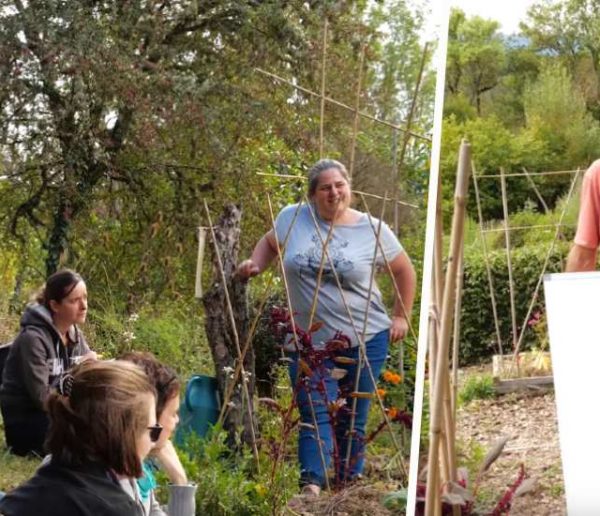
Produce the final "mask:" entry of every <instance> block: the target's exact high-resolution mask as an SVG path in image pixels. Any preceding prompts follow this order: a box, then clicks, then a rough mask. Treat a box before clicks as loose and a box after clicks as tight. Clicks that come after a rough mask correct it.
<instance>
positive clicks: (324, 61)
mask: <svg viewBox="0 0 600 516" xmlns="http://www.w3.org/2000/svg"><path fill="white" fill-rule="evenodd" d="M328 28H329V21H328V20H327V17H325V23H324V24H323V54H322V57H321V110H320V118H319V157H320V158H322V157H323V147H324V138H325V131H324V122H325V82H326V76H327V75H326V72H327V29H328Z"/></svg>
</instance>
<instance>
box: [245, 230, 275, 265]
mask: <svg viewBox="0 0 600 516" xmlns="http://www.w3.org/2000/svg"><path fill="white" fill-rule="evenodd" d="M272 233H273V232H272V231H269V232H268V233H266V234H265V235H264V236H263V237H262V238H261V239H260V240H259V241H258V243H257V244H256V246H255V247H254V251H252V256H251V257H250V259H251V260H252V261H253V262H254V264H255V265H256V267H257V268H258V274H260V273H261V272H263V271H264V270H265V269H266V268H267V267H268V266H269V265H271V262H272V261H273V260H274V259H275V257H276V256H277V248H276V247H275V246H274V245H273V244H274V242H273V240H274V237H273V235H272Z"/></svg>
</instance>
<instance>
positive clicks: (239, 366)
mask: <svg viewBox="0 0 600 516" xmlns="http://www.w3.org/2000/svg"><path fill="white" fill-rule="evenodd" d="M328 31H329V24H328V20H327V19H325V21H324V26H323V39H322V55H321V85H320V93H316V92H314V91H311V90H309V89H307V88H304V87H302V86H299V85H297V84H295V83H294V82H293V81H289V80H287V79H285V78H283V77H280V76H278V75H276V74H274V73H271V72H267V71H265V70H261V69H258V68H256V69H255V70H256V71H257V72H258V73H261V74H263V75H265V76H267V77H270V78H272V79H275V80H276V81H278V82H281V83H284V84H287V85H290V86H293V87H294V88H295V89H296V90H298V91H302V92H304V93H306V94H309V95H311V96H313V97H317V98H318V100H319V102H320V107H319V112H320V116H319V155H320V156H321V157H322V156H323V154H324V139H325V131H324V120H325V107H326V105H327V104H333V105H336V106H338V107H342V108H344V109H347V110H350V111H352V112H353V113H354V123H353V132H352V141H351V159H350V175H352V173H353V172H354V168H355V149H356V141H357V135H358V130H359V122H360V120H361V119H363V118H364V119H368V120H371V121H373V122H375V123H378V124H381V125H384V126H387V127H390V128H391V129H392V130H393V131H394V134H395V135H397V134H398V132H401V133H403V134H404V137H403V141H402V153H401V156H400V159H399V160H398V159H397V157H396V152H395V151H396V149H395V148H394V156H393V162H394V173H395V174H394V179H395V181H399V179H400V173H401V170H402V167H403V164H404V160H405V156H406V152H407V148H408V143H409V142H410V140H411V139H420V140H423V141H425V142H428V143H430V142H431V139H430V138H429V137H427V136H424V135H421V134H418V133H415V132H413V131H411V125H412V122H413V118H414V113H415V109H416V104H417V97H418V95H419V91H420V85H421V81H422V78H423V70H424V66H425V63H426V61H427V59H428V56H429V53H428V49H427V45H425V48H424V51H423V56H422V61H421V65H420V71H419V74H418V78H417V81H416V85H415V89H414V94H413V97H412V101H411V108H410V113H409V116H408V118H407V121H406V123H405V125H404V126H401V125H399V124H395V123H391V122H388V121H385V120H381V119H379V118H377V117H374V116H372V115H370V114H368V113H365V112H363V111H361V110H360V99H361V94H362V74H363V67H364V60H365V49H366V43H363V45H362V46H361V55H360V67H359V73H358V80H357V87H356V94H355V104H354V107H350V106H347V105H345V104H343V103H342V102H339V101H337V100H335V99H333V98H330V97H328V96H327V95H326V86H327V80H326V79H327V41H328ZM278 177H279V178H280V179H288V178H289V177H291V178H293V179H298V176H281V175H278ZM354 193H356V194H358V195H360V197H361V199H362V202H363V204H364V206H365V209H366V210H367V213H368V216H369V220H371V215H370V212H369V210H368V206H367V204H366V201H365V199H364V197H365V196H369V197H374V198H379V199H382V201H383V202H382V215H383V212H384V211H385V207H386V203H387V202H388V201H389V199H388V198H387V194H386V195H385V196H383V197H381V196H378V195H376V194H373V193H366V192H359V191H355V192H354ZM399 196H400V191H399V189H398V188H396V199H395V201H394V206H395V213H397V210H398V206H399V205H406V206H410V207H412V208H416V207H417V206H415V205H414V204H410V203H406V202H404V201H401V200H400V199H399ZM267 199H268V203H269V210H270V213H271V226H272V229H274V227H275V220H274V214H273V208H272V204H271V199H270V196H269V195H267ZM301 206H302V202H300V203H299V204H298V209H297V210H296V214H295V215H294V219H293V220H292V223H291V225H290V228H289V229H288V234H287V235H286V237H285V239H284V241H283V242H277V246H278V249H279V252H278V257H277V260H278V264H279V267H280V270H281V276H282V278H283V284H284V288H285V291H286V300H287V303H288V310H289V314H290V317H291V319H292V328H294V335H293V341H294V342H295V343H296V345H298V336H297V335H296V332H295V323H294V316H293V310H292V307H291V305H290V301H289V287H288V280H287V277H286V274H285V271H284V269H283V258H282V257H283V253H284V252H285V248H286V245H287V241H288V237H289V234H290V233H291V229H292V227H293V225H294V224H295V220H296V216H297V214H298V210H299V209H300V207H301ZM205 210H206V214H207V217H208V220H209V229H210V231H211V233H212V235H213V241H214V231H213V226H212V221H211V219H210V213H209V211H208V207H207V206H206V203H205ZM311 215H312V218H313V222H314V225H315V228H316V229H317V234H319V236H320V237H321V234H320V231H319V227H318V222H317V219H316V216H315V214H314V213H312V210H311ZM396 218H397V217H396ZM371 227H372V229H373V231H374V235H375V240H376V248H375V250H374V253H375V256H376V255H377V253H378V252H380V253H381V254H382V255H383V256H384V261H385V264H386V267H387V269H388V271H390V272H391V268H390V265H389V263H388V262H387V259H385V254H384V253H383V248H382V245H381V242H380V241H379V235H380V230H381V219H380V221H379V228H378V229H377V230H376V229H375V227H374V224H373V223H372V222H371ZM333 229H334V224H331V227H330V230H329V233H328V235H327V237H326V238H325V239H324V240H323V239H322V238H321V256H322V259H321V263H320V267H319V273H318V276H317V287H316V290H315V298H314V303H313V310H312V313H311V321H312V319H313V317H314V313H315V309H316V303H317V292H318V290H319V287H320V284H321V281H322V272H323V269H324V267H325V266H326V265H328V266H329V267H330V268H331V270H332V272H333V275H334V278H335V281H336V285H337V288H338V290H339V292H340V295H341V298H342V301H343V304H344V308H345V311H346V312H347V315H348V317H349V320H350V322H351V324H352V327H353V329H354V333H355V338H356V340H357V342H358V343H359V351H360V354H359V356H360V360H359V362H360V363H359V366H360V367H357V375H356V378H355V382H354V384H355V386H356V385H357V381H358V375H359V372H360V370H361V368H364V369H365V370H366V371H367V372H368V374H369V376H370V379H371V381H372V382H373V384H374V385H375V384H376V383H377V378H375V377H374V375H373V371H372V368H371V365H370V363H369V360H368V357H367V353H366V346H365V338H364V337H365V331H364V326H363V330H362V331H359V329H358V328H357V322H355V321H353V320H352V315H351V312H350V309H349V306H348V304H347V302H346V300H345V298H344V294H343V291H342V288H341V282H340V279H339V277H338V275H337V271H336V270H335V267H334V265H333V262H332V257H331V256H330V253H329V251H328V247H329V242H330V239H331V235H332V234H333ZM274 233H275V234H276V232H275V231H274ZM215 250H216V252H217V255H218V248H217V246H216V242H215ZM220 269H221V275H222V276H223V271H222V267H221V268H220ZM374 269H375V260H373V273H372V274H371V277H370V284H369V292H371V291H372V289H373V287H374ZM223 285H224V288H225V290H227V284H226V282H225V281H223ZM269 286H270V283H269V285H267V287H266V288H265V291H264V293H263V295H262V298H261V300H260V306H261V307H262V306H264V305H265V303H266V300H267V298H268V295H269V290H270V288H269ZM393 286H394V291H395V294H396V296H397V297H398V298H399V299H400V303H401V305H402V307H404V305H403V303H402V300H401V297H400V293H399V288H398V285H396V284H395V281H394V282H393ZM226 299H227V301H228V302H227V311H228V313H229V316H230V318H232V320H233V310H232V308H231V306H230V302H229V295H228V293H227V292H226ZM369 305H370V303H368V304H367V307H368V306H369ZM403 309H404V308H403ZM405 313H406V312H405ZM408 315H409V314H408ZM259 316H260V313H259V314H257V316H256V318H255V319H254V320H253V321H252V324H251V326H250V331H249V334H248V337H247V339H246V342H245V343H244V345H243V347H242V346H241V343H240V342H239V338H238V336H237V333H236V334H235V336H234V337H235V344H236V348H237V354H238V357H237V363H236V367H235V369H234V372H233V378H232V381H231V382H230V383H229V387H230V388H229V389H227V391H226V392H225V395H224V401H223V410H222V411H221V414H220V418H219V419H220V420H222V418H223V417H224V414H225V410H226V407H227V404H228V401H229V399H230V397H231V395H232V392H233V389H234V387H235V385H236V383H237V382H238V380H239V378H240V375H244V370H243V361H244V358H245V356H246V354H247V352H248V350H249V349H250V346H251V343H252V340H253V338H254V335H255V332H256V329H257V325H258V318H259ZM365 324H366V321H365ZM309 326H310V325H309ZM233 327H234V329H235V324H233ZM307 329H308V328H307ZM409 331H410V332H411V334H412V335H413V337H414V338H415V341H416V335H415V333H414V329H413V328H412V326H410V327H409ZM401 362H402V360H401ZM242 385H243V386H245V385H244V382H243V381H242ZM294 387H295V388H297V386H294ZM355 390H356V389H355ZM245 392H246V391H245ZM375 397H376V400H377V402H378V405H379V407H380V410H381V412H382V416H383V419H384V422H385V425H386V426H387V427H388V428H390V429H391V424H390V421H389V418H388V416H387V411H386V409H385V407H384V405H383V401H382V399H381V397H380V396H379V394H378V393H377V392H375ZM321 401H324V402H325V403H327V402H328V400H326V399H325V400H316V402H321ZM354 401H356V398H354ZM246 402H247V404H248V406H247V410H248V412H249V415H250V420H251V421H254V419H253V417H252V414H253V408H252V406H253V401H252V400H250V399H249V397H248V395H247V392H246ZM314 402H315V401H314V400H313V397H312V395H311V394H310V393H309V403H310V407H311V412H312V417H313V423H314V424H313V426H314V428H315V434H316V440H317V443H318V448H319V455H320V459H321V462H322V465H323V467H324V468H325V463H326V459H325V453H324V450H323V446H322V441H321V438H320V436H319V433H318V425H317V422H316V418H315V413H314V406H313V404H314ZM293 406H294V404H292V405H291V406H290V407H289V409H288V415H289V414H291V411H292V409H293ZM355 412H356V411H355V410H353V411H352V414H351V422H350V426H351V429H352V428H353V427H354V424H355V415H356V414H355ZM284 435H287V434H285V432H284ZM350 438H351V439H352V433H351V434H350ZM391 438H392V444H393V446H394V448H395V450H396V454H395V458H397V459H398V464H399V467H400V469H401V470H402V471H403V472H404V473H405V474H407V471H406V467H405V465H404V462H403V457H402V453H401V448H400V445H399V443H398V441H397V437H396V435H395V434H394V432H391ZM350 447H351V444H350V445H349V449H350ZM252 448H253V453H254V456H255V459H256V462H257V466H258V452H257V447H256V431H255V429H254V428H252ZM280 448H281V449H280V452H282V450H283V449H284V448H285V442H284V443H282V444H281V447H280ZM282 456H283V453H278V454H277V456H276V460H275V461H274V463H273V465H272V475H271V479H272V481H273V482H274V479H275V472H276V468H277V465H278V462H279V461H280V460H281V458H282ZM393 462H394V459H392V460H391V461H390V463H393ZM346 463H347V462H346ZM326 482H328V480H326ZM327 487H329V484H328V483H327Z"/></svg>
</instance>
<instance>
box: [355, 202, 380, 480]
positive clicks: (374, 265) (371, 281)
mask: <svg viewBox="0 0 600 516" xmlns="http://www.w3.org/2000/svg"><path fill="white" fill-rule="evenodd" d="M386 196H387V192H386ZM384 215H385V201H383V204H382V206H381V215H380V217H379V224H378V226H377V234H376V235H375V242H379V237H380V236H381V224H382V222H383V217H384ZM378 251H379V248H378V246H377V244H376V245H375V248H374V249H373V263H372V265H371V274H370V277H369V290H368V292H367V302H366V310H365V320H364V322H363V328H362V338H363V340H365V339H366V333H367V323H368V322H369V309H370V308H371V296H372V294H373V285H374V284H375V272H376V270H377V252H378ZM365 358H366V354H365ZM361 369H362V360H361V357H360V354H359V360H358V364H357V366H356V374H355V376H354V392H358V388H359V383H360V372H361ZM375 388H377V385H376V384H375ZM357 404H358V398H354V399H353V400H352V412H351V414H352V415H351V416H350V427H349V429H348V445H347V447H346V467H345V469H344V480H346V478H347V474H348V473H349V471H350V455H351V454H352V453H351V452H352V440H353V433H354V425H355V422H356V406H357Z"/></svg>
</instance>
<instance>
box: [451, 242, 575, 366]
mask: <svg viewBox="0 0 600 516" xmlns="http://www.w3.org/2000/svg"><path fill="white" fill-rule="evenodd" d="M549 247H550V245H549V244H544V245H536V246H526V247H519V248H517V249H513V250H512V252H511V262H512V269H513V282H514V291H515V306H516V314H517V326H518V332H520V330H521V326H522V324H523V319H524V317H525V315H526V314H527V308H528V307H529V303H530V302H531V299H532V297H533V292H534V290H535V286H536V284H537V281H538V278H539V276H540V273H541V270H542V266H543V263H544V261H545V258H546V255H547V253H548V250H549ZM568 247H569V244H568V243H567V242H558V243H557V245H555V247H554V250H553V252H552V255H551V257H550V261H549V263H548V267H547V269H546V273H551V272H560V271H561V262H564V258H565V256H566V253H567V252H568ZM488 257H489V261H490V266H491V270H492V278H493V282H494V290H495V297H496V306H497V310H498V317H499V320H500V335H501V337H502V347H503V349H504V351H505V352H507V351H511V350H512V326H511V317H510V294H509V282H508V267H507V259H506V252H505V251H504V250H500V249H497V250H493V251H491V252H488ZM464 262H465V272H464V282H463V295H462V312H461V340H460V362H461V364H462V365H467V364H472V363H476V362H481V361H482V360H484V359H486V358H489V357H490V356H491V355H493V354H495V353H497V347H498V346H497V339H496V331H495V326H494V316H493V311H492V302H491V297H490V291H489V286H488V278H487V273H486V265H485V260H484V257H483V253H482V252H481V250H480V249H477V248H476V246H473V247H471V248H470V249H467V250H466V251H465V260H464ZM543 303H544V292H543V285H542V286H541V287H540V292H539V296H538V300H537V303H536V307H534V311H536V310H541V309H542V307H543V306H544V304H543ZM536 342H537V340H536V336H535V334H534V332H533V331H531V330H530V329H528V330H527V331H526V333H525V339H524V341H523V344H522V349H529V348H531V346H532V345H535V344H536Z"/></svg>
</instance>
